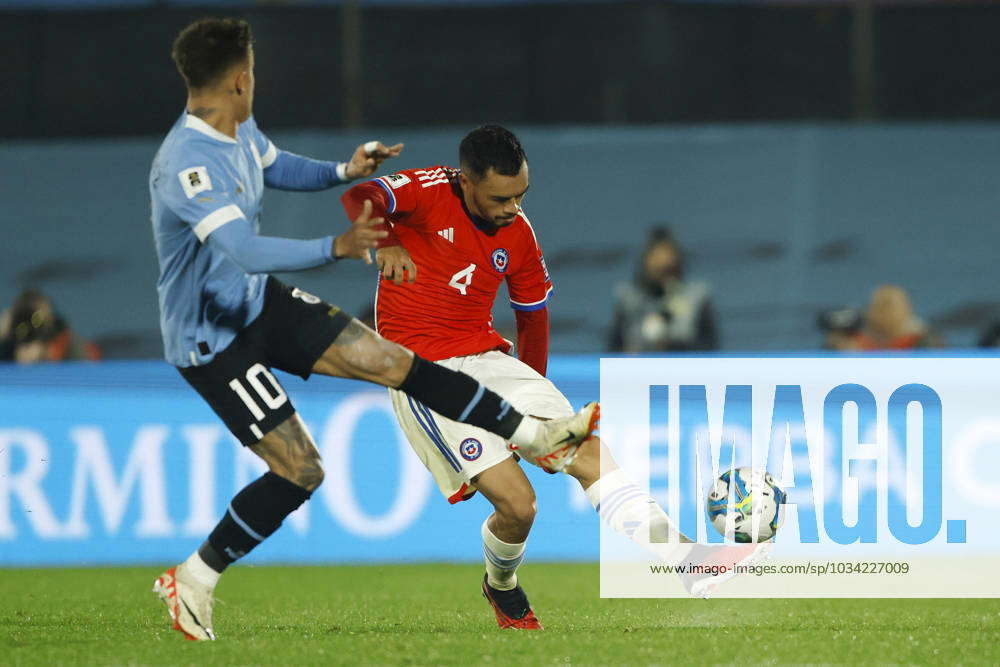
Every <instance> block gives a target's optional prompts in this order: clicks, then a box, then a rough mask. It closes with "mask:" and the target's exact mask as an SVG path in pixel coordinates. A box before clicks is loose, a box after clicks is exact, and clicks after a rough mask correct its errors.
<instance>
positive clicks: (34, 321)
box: [0, 290, 101, 364]
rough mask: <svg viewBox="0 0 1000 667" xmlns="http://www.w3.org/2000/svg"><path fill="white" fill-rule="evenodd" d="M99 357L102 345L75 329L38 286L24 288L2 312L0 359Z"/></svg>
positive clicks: (34, 360) (32, 360) (30, 361)
mask: <svg viewBox="0 0 1000 667" xmlns="http://www.w3.org/2000/svg"><path fill="white" fill-rule="evenodd" d="M100 358H101V351H100V349H98V347H97V346H96V345H94V344H93V343H91V342H90V341H87V340H84V339H83V338H81V337H80V336H78V335H77V334H76V333H74V332H73V331H72V330H71V329H70V328H69V326H68V325H67V324H66V321H65V320H64V319H63V318H62V317H60V316H59V314H58V313H57V312H56V311H55V308H53V306H52V302H51V301H50V300H49V298H48V297H47V296H45V295H44V294H42V293H41V292H39V291H37V290H25V291H24V292H22V293H21V294H20V296H18V297H17V299H16V300H15V301H14V305H12V306H11V307H10V308H9V309H8V310H6V311H4V312H3V313H0V361H16V362H17V363H19V364H33V363H38V362H42V361H69V360H78V359H83V360H90V361H96V360H98V359H100Z"/></svg>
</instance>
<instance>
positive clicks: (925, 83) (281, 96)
mask: <svg viewBox="0 0 1000 667" xmlns="http://www.w3.org/2000/svg"><path fill="white" fill-rule="evenodd" d="M112 4H113V3H112ZM169 4H170V3H168V4H167V5H164V4H162V3H156V6H154V7H139V8H133V9H128V8H121V9H102V10H91V11H80V10H65V11H42V10H34V11H32V10H27V9H20V10H7V11H4V10H3V9H2V8H0V41H2V43H3V44H5V45H6V46H7V50H6V51H5V57H4V59H3V61H2V62H0V89H2V90H4V91H5V103H4V104H3V105H0V136H9V137H26V136H34V137H42V136H80V135H85V136H94V135H105V136H120V135H131V134H145V133H157V132H160V131H161V129H162V128H163V127H165V126H168V125H169V123H170V121H171V120H172V119H173V117H174V114H175V113H176V112H177V110H179V108H180V105H181V99H182V95H183V92H182V85H181V82H180V79H179V78H178V77H177V75H176V73H175V72H174V70H173V65H172V63H171V62H170V59H169V45H170V42H171V40H172V38H173V36H174V35H175V34H176V32H177V31H178V30H179V29H180V28H181V27H183V26H184V25H185V24H186V23H188V22H189V21H191V20H193V19H195V18H198V17H201V16H204V15H205V14H217V15H218V14H235V15H237V16H241V17H245V18H247V19H249V20H250V21H251V22H252V24H253V26H254V29H255V32H256V34H257V47H256V48H257V56H258V57H257V74H258V90H259V94H258V100H257V104H258V112H259V113H260V114H261V115H263V116H265V117H267V118H269V119H270V122H269V125H270V126H271V127H272V128H273V127H279V126H282V127H338V126H343V125H345V124H351V125H369V126H371V125H403V126H414V125H440V124H445V123H476V122H482V121H483V120H487V119H490V120H500V121H505V122H511V123H625V122H630V123H655V122H664V121H672V122H677V121H688V122H690V121H720V120H730V121H733V120H753V119H763V120H782V119H817V118H823V119H848V118H852V117H862V118H871V117H874V118H907V119H918V118H920V119H927V118H938V119H940V118H956V117H958V118H990V117H992V118H995V117H997V116H998V115H1000V96H998V95H996V87H995V84H994V82H995V81H996V80H997V77H998V74H1000V60H998V59H997V58H995V57H993V51H992V45H993V42H994V39H993V35H995V34H996V32H997V31H998V28H1000V7H998V6H996V4H995V3H985V2H983V3H964V2H963V3H940V4H939V5H937V6H930V5H928V4H925V3H919V4H915V5H909V4H908V5H903V6H900V5H897V4H895V3H887V4H886V5H879V6H877V7H876V9H875V10H874V16H873V19H872V21H871V25H872V26H873V27H872V34H871V37H870V40H869V41H867V42H865V44H866V46H865V48H864V51H863V54H864V58H862V57H861V56H860V55H859V53H858V52H857V49H858V48H859V47H858V42H859V40H858V39H857V37H856V33H855V26H856V22H855V20H854V18H853V15H852V11H853V10H852V6H851V5H852V4H853V3H846V2H841V3H826V2H824V3H818V4H812V3H804V4H798V3H786V4H783V5H780V6H775V5H774V4H773V3H738V4H732V5H731V4H726V3H708V4H702V3H671V2H658V1H649V0H647V1H646V2H594V3H590V2H587V3H572V4H569V3H564V2H557V3H537V4H536V3H499V4H496V5H489V4H481V3H474V4H455V3H437V4H418V5H408V4H401V5H384V4H374V3H373V4H368V3H363V4H362V8H361V10H360V12H359V14H360V18H358V19H357V20H358V21H359V22H360V25H361V28H360V30H359V31H356V32H359V33H360V36H359V38H358V42H357V43H358V50H357V52H356V53H355V55H354V56H351V57H349V58H346V59H345V57H344V52H343V51H342V48H343V45H342V42H343V41H344V40H343V26H344V23H343V21H342V19H343V15H342V10H341V8H340V7H339V6H330V5H326V6H315V5H296V4H293V5H286V4H285V3H276V4H280V6H260V5H259V4H253V3H246V4H243V3H220V4H219V5H216V6H212V5H211V4H208V5H207V6H205V7H190V6H178V5H175V6H168V5H169ZM876 4H877V5H878V4H879V3H876ZM945 4H947V5H949V6H942V5H945ZM942 26H946V28H943V27H942ZM852 49H854V50H852ZM345 62H347V63H348V64H349V65H350V66H349V67H345V66H344V63H345ZM355 62H356V63H357V65H356V67H355V65H354V63H355ZM859 63H863V64H859ZM862 73H863V79H860V80H859V77H861V76H862ZM346 100H349V101H350V102H349V103H348V102H347V101H346Z"/></svg>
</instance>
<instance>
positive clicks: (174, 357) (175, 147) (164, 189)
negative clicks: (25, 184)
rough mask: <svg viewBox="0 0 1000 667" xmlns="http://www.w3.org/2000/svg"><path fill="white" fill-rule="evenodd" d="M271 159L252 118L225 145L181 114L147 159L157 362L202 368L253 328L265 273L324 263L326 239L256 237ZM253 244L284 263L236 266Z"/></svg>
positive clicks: (202, 125) (226, 138) (273, 150)
mask: <svg viewBox="0 0 1000 667" xmlns="http://www.w3.org/2000/svg"><path fill="white" fill-rule="evenodd" d="M278 155H279V151H278V150H277V149H276V148H275V146H274V144H272V143H271V142H270V141H269V140H268V138H267V137H266V136H265V135H264V134H263V133H262V132H261V131H260V130H259V129H258V128H257V124H256V122H255V121H254V119H253V118H252V117H251V118H250V119H248V120H247V121H246V122H244V123H242V124H240V125H239V127H238V130H237V132H236V138H235V139H233V138H231V137H229V136H226V135H225V134H223V133H221V132H219V131H217V130H216V129H214V128H213V127H212V126H211V125H209V124H208V123H206V122H205V121H203V120H201V119H200V118H198V117H197V116H193V115H190V114H188V113H184V114H182V115H181V117H180V118H179V119H178V121H177V122H176V123H175V124H174V126H173V128H172V129H171V130H170V132H169V133H168V134H167V136H166V138H165V139H164V141H163V144H162V145H161V146H160V149H159V151H158V152H157V154H156V157H155V159H154V160H153V166H152V169H151V171H150V175H149V191H150V196H151V199H152V224H153V235H154V237H155V241H156V253H157V257H158V259H159V263H160V276H159V280H158V281H157V291H158V293H159V302H160V329H161V333H162V335H163V345H164V356H165V357H166V359H167V361H169V362H170V363H172V364H174V365H175V366H181V367H187V366H194V365H201V364H205V363H208V362H209V361H211V360H212V359H213V358H214V357H215V355H216V354H217V353H218V352H221V351H223V350H224V349H226V347H228V346H229V344H230V343H231V342H232V341H233V339H234V338H235V337H236V335H237V333H238V332H239V331H240V330H241V329H243V328H245V327H246V326H247V325H249V324H250V323H251V322H253V320H254V319H255V318H256V317H257V316H258V315H259V314H260V312H261V310H262V308H263V304H264V285H265V282H266V280H267V275H266V273H265V272H266V271H276V270H296V269H301V268H308V267H310V266H318V265H320V264H323V263H325V262H329V261H331V260H332V258H331V257H330V248H331V245H330V244H331V242H332V237H326V238H322V239H313V240H311V241H291V240H287V239H267V238H264V237H258V236H257V233H258V231H259V229H260V214H261V197H262V195H263V191H264V185H265V177H264V169H266V168H268V167H270V166H271V165H272V164H273V163H274V162H275V160H276V159H277V157H278ZM288 155H292V154H288ZM293 157H294V158H295V159H298V160H302V161H307V160H305V158H299V156H293ZM307 162H313V161H307ZM314 164H317V165H326V164H329V163H318V162H315V163H314ZM275 171H277V170H275ZM330 180H331V182H324V183H322V185H317V187H312V188H288V189H319V188H320V187H329V185H332V184H334V183H335V182H337V180H336V176H334V177H333V178H332V179H330ZM274 187H281V186H280V184H279V185H276V186H274ZM256 241H261V242H263V241H269V242H270V243H271V245H266V244H264V245H261V244H257V246H256V250H257V253H256V256H266V257H275V256H277V257H278V259H279V260H286V261H277V262H274V261H270V260H263V261H256V262H253V261H250V260H246V259H245V257H253V256H255V255H253V253H252V252H251V251H252V250H253V249H254V246H255V244H254V243H252V242H256ZM276 244H277V245H276ZM280 244H284V245H280Z"/></svg>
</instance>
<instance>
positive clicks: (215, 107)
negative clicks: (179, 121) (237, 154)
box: [187, 95, 239, 139]
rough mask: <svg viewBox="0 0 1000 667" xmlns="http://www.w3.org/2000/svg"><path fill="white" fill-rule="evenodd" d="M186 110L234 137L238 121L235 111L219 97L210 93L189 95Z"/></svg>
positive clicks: (228, 135)
mask: <svg viewBox="0 0 1000 667" xmlns="http://www.w3.org/2000/svg"><path fill="white" fill-rule="evenodd" d="M187 112H188V113H189V114H191V115H192V116H197V117H198V118H200V119H202V120H203V121H205V122H206V123H208V124H209V125H211V126H212V127H213V128H214V129H216V130H218V131H219V132H221V133H222V134H224V135H226V136H227V137H231V138H233V139H235V138H236V129H237V127H239V121H237V120H236V113H235V112H234V111H233V110H232V109H230V108H229V106H228V105H226V104H223V103H222V101H221V100H220V99H218V98H217V97H214V96H210V95H198V96H189V97H188V101H187Z"/></svg>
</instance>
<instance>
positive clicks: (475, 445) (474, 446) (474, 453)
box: [458, 438, 483, 461]
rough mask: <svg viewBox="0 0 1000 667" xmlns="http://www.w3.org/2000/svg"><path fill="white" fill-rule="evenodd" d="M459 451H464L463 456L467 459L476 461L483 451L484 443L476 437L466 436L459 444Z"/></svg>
mask: <svg viewBox="0 0 1000 667" xmlns="http://www.w3.org/2000/svg"><path fill="white" fill-rule="evenodd" d="M458 451H460V452H462V458H463V459H465V460H466V461H475V460H476V459H478V458H479V457H480V455H482V453H483V443H481V442H479V441H478V440H476V439H475V438H466V439H465V440H463V441H462V444H461V445H459V447H458Z"/></svg>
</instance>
